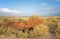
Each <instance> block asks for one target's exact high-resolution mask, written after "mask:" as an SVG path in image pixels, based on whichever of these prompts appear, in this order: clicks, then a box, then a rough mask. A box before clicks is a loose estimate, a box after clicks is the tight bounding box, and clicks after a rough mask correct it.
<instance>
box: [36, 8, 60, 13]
mask: <svg viewBox="0 0 60 39" xmlns="http://www.w3.org/2000/svg"><path fill="white" fill-rule="evenodd" d="M36 12H38V13H54V12H60V7H51V8H45V9H43V8H42V9H38V10H36Z"/></svg>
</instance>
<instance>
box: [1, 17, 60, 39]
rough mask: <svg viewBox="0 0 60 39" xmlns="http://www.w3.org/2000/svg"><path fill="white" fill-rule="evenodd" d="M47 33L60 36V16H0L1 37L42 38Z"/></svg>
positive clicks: (9, 38) (16, 38)
mask: <svg viewBox="0 0 60 39" xmlns="http://www.w3.org/2000/svg"><path fill="white" fill-rule="evenodd" d="M47 34H51V35H52V36H54V37H56V38H58V37H59V36H60V16H51V17H41V16H31V17H27V18H23V17H18V16H13V17H8V16H4V17H0V39H2V38H3V37H5V38H6V39H11V38H12V39H14V38H15V39H18V38H20V39H37V37H38V39H41V38H43V37H44V36H46V35H47ZM47 36H49V35H47ZM5 38H4V39H5ZM44 39H45V38H44Z"/></svg>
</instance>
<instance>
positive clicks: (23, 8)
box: [0, 0, 60, 16]
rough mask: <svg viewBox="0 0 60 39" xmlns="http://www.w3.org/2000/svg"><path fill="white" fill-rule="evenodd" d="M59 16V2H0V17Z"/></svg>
mask: <svg viewBox="0 0 60 39" xmlns="http://www.w3.org/2000/svg"><path fill="white" fill-rule="evenodd" d="M31 15H39V16H60V0H0V16H31Z"/></svg>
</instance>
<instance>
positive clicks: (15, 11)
mask: <svg viewBox="0 0 60 39" xmlns="http://www.w3.org/2000/svg"><path fill="white" fill-rule="evenodd" d="M0 12H6V13H21V11H18V10H11V9H9V8H0Z"/></svg>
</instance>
